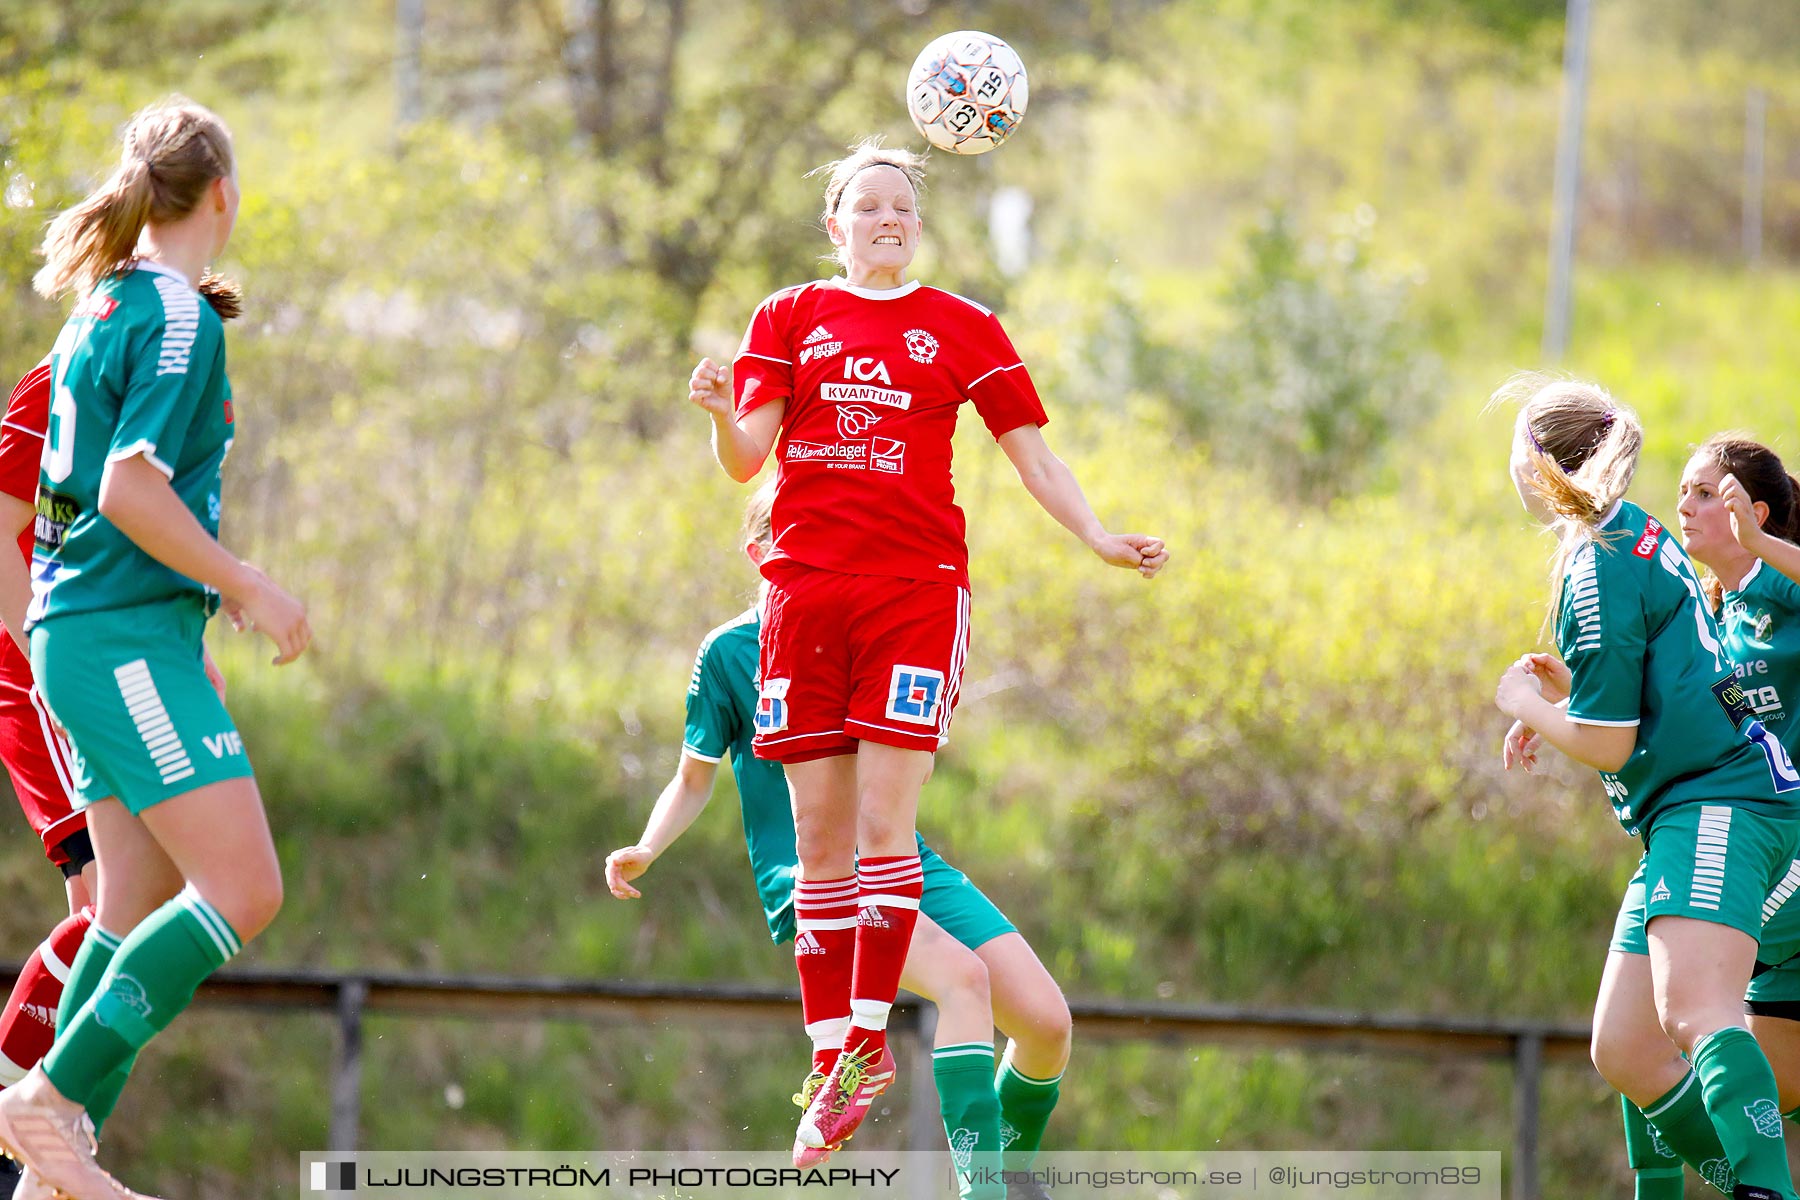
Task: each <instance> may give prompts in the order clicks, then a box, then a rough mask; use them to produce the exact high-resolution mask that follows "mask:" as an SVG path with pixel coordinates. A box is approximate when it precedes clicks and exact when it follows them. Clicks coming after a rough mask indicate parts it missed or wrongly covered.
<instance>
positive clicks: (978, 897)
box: [771, 838, 1019, 950]
mask: <svg viewBox="0 0 1800 1200" xmlns="http://www.w3.org/2000/svg"><path fill="white" fill-rule="evenodd" d="M918 841H919V866H920V867H921V869H922V870H923V871H924V874H925V895H924V897H923V898H922V899H920V901H919V911H920V912H921V913H924V914H925V915H926V916H928V917H930V918H931V919H932V920H933V921H935V922H937V924H938V925H939V927H941V928H942V929H943V931H944V932H945V933H947V934H949V935H950V936H951V937H953V938H955V939H956V940H957V941H959V942H961V943H962V944H963V945H965V946H967V947H968V948H969V949H971V950H976V949H979V948H980V947H982V946H984V945H986V944H987V943H988V942H991V941H993V940H994V939H995V938H997V937H999V936H1001V935H1002V934H1007V933H1017V932H1018V931H1019V930H1018V927H1017V926H1016V925H1014V924H1013V923H1012V922H1011V921H1009V920H1007V919H1006V914H1005V913H1003V912H1001V911H1000V909H999V908H998V907H997V906H996V905H995V904H994V902H993V901H992V900H989V899H988V898H987V897H986V896H985V895H983V894H982V891H981V889H980V888H978V887H976V886H975V885H974V884H973V883H971V882H970V881H969V877H968V876H967V875H964V874H963V873H962V872H961V871H959V870H957V869H956V868H955V867H953V866H951V865H950V864H949V863H947V862H945V861H944V860H943V858H942V857H941V856H940V855H939V854H938V852H937V851H936V850H933V849H932V848H931V847H930V846H927V845H926V844H925V839H924V838H919V839H918ZM771 924H772V925H773V924H774V922H771ZM774 933H775V942H776V944H777V945H779V944H781V943H783V942H791V941H793V940H794V906H793V905H791V904H790V905H788V906H787V907H786V908H784V909H782V910H781V913H780V917H779V927H778V928H776V929H774Z"/></svg>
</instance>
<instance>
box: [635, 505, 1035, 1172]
mask: <svg viewBox="0 0 1800 1200" xmlns="http://www.w3.org/2000/svg"><path fill="white" fill-rule="evenodd" d="M772 494H773V493H772V489H771V488H768V487H766V486H765V487H763V488H762V489H760V490H759V491H758V492H757V493H756V495H755V496H753V497H752V498H751V501H750V506H749V513H748V517H747V520H746V522H745V531H744V536H745V545H744V551H745V554H746V555H747V556H748V557H749V559H750V561H751V562H752V563H755V562H758V561H759V560H760V559H761V557H762V555H763V554H764V553H766V552H767V550H768V548H769V544H770V535H769V508H770V501H771V498H772ZM760 629H761V620H760V619H759V617H758V613H757V609H756V608H751V609H750V610H749V611H747V612H744V613H742V614H741V615H739V616H737V617H736V618H734V619H732V620H730V621H728V622H726V623H725V624H723V625H721V626H719V627H718V628H717V629H715V630H713V631H712V632H711V633H710V634H708V635H707V637H706V640H705V641H704V642H703V643H702V644H701V647H700V654H699V656H698V658H697V659H696V660H695V662H694V673H693V676H692V678H691V679H690V680H689V683H688V694H687V731H686V735H685V737H684V739H683V745H682V753H681V765H680V766H679V768H677V770H676V773H675V777H674V778H673V779H671V780H670V781H669V784H668V786H667V787H665V788H664V789H663V792H662V795H661V796H660V797H658V799H657V802H656V807H655V809H654V810H653V811H652V812H651V814H650V819H649V821H648V822H647V823H646V825H645V827H644V833H643V836H642V837H641V838H640V839H639V840H638V843H637V844H636V845H634V846H626V847H624V848H622V849H619V850H615V851H613V852H612V853H611V854H610V855H608V856H607V859H606V878H607V885H608V886H609V887H610V888H611V889H612V893H613V895H615V896H617V897H619V898H620V899H637V898H638V896H639V893H638V891H637V889H636V888H634V887H632V881H633V880H636V879H637V878H638V877H639V876H641V875H642V874H643V873H644V872H645V871H646V870H647V869H648V868H649V866H650V864H651V863H652V862H654V861H655V860H656V859H657V858H658V857H659V856H660V855H661V854H662V853H663V852H664V851H666V850H667V849H668V848H669V847H670V846H671V845H672V844H674V842H675V840H676V839H677V838H679V837H680V836H681V835H682V833H684V832H685V831H686V830H687V828H688V826H689V825H691V824H693V822H694V819H695V818H696V817H698V816H699V815H700V812H701V811H702V810H703V809H704V808H705V807H706V804H707V801H708V800H709V799H710V798H711V795H712V790H713V783H714V779H715V776H716V775H717V771H718V763H719V762H720V761H721V760H722V759H723V758H724V757H725V756H726V755H728V754H729V755H730V756H731V766H732V773H733V775H734V776H735V777H736V780H737V788H738V800H739V803H740V805H741V807H742V810H743V822H744V842H745V845H746V847H747V848H748V850H749V854H750V868H751V871H752V873H753V874H754V875H755V877H756V889H757V893H758V894H759V895H760V897H761V898H762V907H763V915H764V917H765V918H766V919H767V921H768V924H769V934H770V937H771V938H772V939H773V940H774V941H775V943H776V944H777V945H779V944H781V943H783V942H786V941H789V940H792V941H794V953H795V955H796V956H799V955H804V954H806V953H808V946H809V944H811V943H812V935H811V932H810V930H809V929H808V928H806V925H807V924H808V923H807V922H798V923H797V922H796V921H795V919H794V886H795V874H796V870H797V867H798V863H799V856H798V854H797V853H796V851H795V845H794V816H793V809H792V806H791V803H790V800H789V796H788V787H787V779H786V777H785V776H784V775H783V774H782V769H781V765H780V764H779V763H775V762H770V761H768V760H766V759H759V758H757V757H756V756H755V755H754V754H753V753H752V752H751V748H750V743H751V738H752V737H753V736H754V734H755V732H756V713H757V706H758V704H759V703H763V704H766V703H769V701H767V700H761V699H759V696H758V689H757V686H756V670H757V661H758V657H757V656H758V647H757V634H758V632H759V630H760ZM919 857H920V859H921V861H922V863H923V867H924V874H925V891H924V896H923V899H922V900H921V901H920V920H919V923H918V926H917V928H916V929H915V931H914V933H913V938H912V943H911V945H910V947H909V953H908V955H907V959H906V969H905V973H904V975H903V976H902V978H901V983H902V985H903V986H905V987H907V988H910V989H911V990H912V991H915V992H917V993H919V994H920V995H922V996H925V997H927V998H929V999H931V1000H933V1001H935V1002H936V1003H937V1006H938V1025H937V1041H936V1048H935V1049H934V1050H933V1052H932V1076H933V1078H934V1080H935V1082H936V1084H937V1089H938V1099H939V1104H940V1107H941V1110H942V1114H943V1119H944V1133H945V1136H946V1138H947V1139H948V1141H949V1145H950V1151H951V1154H952V1156H953V1158H954V1159H955V1161H956V1162H957V1164H958V1166H959V1167H965V1168H966V1167H969V1166H988V1167H997V1166H999V1165H1001V1163H1002V1151H1004V1165H1005V1166H1007V1167H1008V1168H1011V1169H1014V1170H1023V1169H1024V1168H1026V1167H1028V1166H1029V1165H1030V1163H1031V1161H1032V1158H1033V1156H1034V1155H1035V1154H1036V1153H1037V1150H1038V1146H1039V1144H1040V1142H1041V1140H1042V1138H1043V1134H1044V1127H1045V1125H1046V1123H1047V1122H1048V1121H1049V1118H1050V1112H1051V1110H1052V1109H1053V1108H1055V1106H1056V1099H1057V1091H1058V1085H1059V1082H1060V1080H1061V1078H1062V1073H1063V1067H1064V1066H1065V1065H1066V1064H1067V1062H1068V1058H1069V1034H1070V1019H1069V1007H1068V1004H1067V1003H1066V1002H1065V1001H1064V1000H1063V995H1062V991H1061V989H1059V988H1058V987H1057V986H1056V981H1055V980H1054V979H1052V978H1051V977H1050V973H1049V972H1048V971H1046V970H1045V969H1044V966H1043V964H1042V963H1041V962H1040V961H1038V957H1037V955H1036V953H1034V952H1033V951H1032V949H1031V946H1030V944H1029V943H1027V942H1026V940H1025V938H1024V937H1023V936H1022V935H1021V934H1020V933H1019V932H1018V930H1017V929H1016V928H1015V927H1014V926H1013V924H1012V922H1010V921H1008V920H1007V919H1006V916H1005V914H1003V913H1002V912H1001V911H1000V910H999V909H998V908H996V907H995V906H994V904H993V902H992V901H990V900H989V899H988V898H987V897H986V896H984V895H983V894H982V893H981V890H980V889H979V888H977V887H976V886H975V885H974V884H973V883H971V882H970V881H969V878H968V876H966V875H964V874H963V873H962V872H961V871H958V870H957V869H956V868H954V867H952V866H951V865H950V864H949V863H947V862H945V861H944V860H943V859H942V858H941V857H939V856H938V855H937V854H936V853H935V852H934V851H932V850H931V849H930V848H929V847H927V846H926V845H925V843H924V840H923V839H920V841H919ZM847 911H848V914H849V915H848V916H846V917H844V918H843V919H845V920H849V921H854V920H856V919H857V917H856V909H855V898H854V896H851V897H850V898H849V907H848V910H847ZM843 1024H844V1022H843V1021H821V1022H814V1023H811V1024H808V1025H807V1027H806V1032H807V1035H808V1037H809V1038H810V1039H811V1040H812V1043H813V1046H814V1048H815V1050H824V1051H829V1050H835V1049H836V1048H837V1047H839V1046H841V1045H842V1043H843V1040H844V1029H843ZM996 1024H998V1025H999V1027H1000V1029H1001V1030H1002V1031H1003V1032H1004V1033H1006V1035H1007V1036H1008V1038H1009V1039H1010V1045H1009V1046H1008V1048H1007V1052H1006V1056H1005V1058H1004V1060H1003V1061H1002V1062H1001V1064H1000V1066H999V1071H998V1075H997V1076H996V1074H995V1070H994V1044H993V1032H994V1026H995V1025H996ZM823 1077H824V1076H823V1072H818V1071H815V1073H814V1074H813V1075H812V1077H811V1078H809V1079H808V1080H807V1091H806V1092H805V1093H802V1094H801V1095H799V1096H796V1097H795V1100H796V1102H798V1103H800V1105H801V1106H802V1107H805V1103H806V1101H807V1100H808V1099H809V1098H810V1093H811V1091H812V1089H814V1088H816V1087H817V1086H818V1084H819V1082H820V1081H821V1080H822V1079H823ZM964 1194H965V1195H967V1196H972V1197H983V1198H985V1197H998V1196H1000V1195H1001V1194H1002V1193H1001V1190H1000V1189H999V1188H997V1187H993V1186H988V1185H983V1186H979V1187H971V1186H969V1183H968V1180H967V1179H965V1186H964ZM1005 1195H1007V1196H1010V1197H1013V1198H1014V1200H1019V1198H1029V1197H1036V1196H1041V1195H1044V1193H1043V1191H1042V1189H1041V1188H1040V1187H1039V1185H1037V1184H1036V1183H1035V1182H1031V1181H1028V1180H1027V1179H1026V1178H1025V1177H1022V1176H1021V1177H1016V1178H1015V1180H1014V1181H1013V1182H1012V1183H1010V1184H1008V1185H1007V1189H1006V1191H1005Z"/></svg>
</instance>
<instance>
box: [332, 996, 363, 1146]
mask: <svg viewBox="0 0 1800 1200" xmlns="http://www.w3.org/2000/svg"><path fill="white" fill-rule="evenodd" d="M368 999H369V984H368V981H366V980H362V979H346V980H344V981H343V982H342V983H341V984H339V985H338V996H337V1019H338V1056H337V1068H336V1070H334V1071H333V1072H332V1076H331V1134H330V1138H329V1142H328V1144H327V1146H326V1149H328V1150H330V1151H332V1152H333V1153H345V1152H348V1151H351V1150H355V1149H356V1141H357V1136H356V1134H357V1129H356V1127H357V1124H358V1122H359V1121H360V1120H361V1117H362V1018H363V1005H364V1004H365V1003H366V1002H367V1001H368Z"/></svg>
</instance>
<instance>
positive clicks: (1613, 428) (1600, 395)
mask: <svg viewBox="0 0 1800 1200" xmlns="http://www.w3.org/2000/svg"><path fill="white" fill-rule="evenodd" d="M1508 402H1511V403H1514V404H1517V405H1518V406H1519V409H1520V420H1521V425H1520V432H1522V433H1523V434H1524V436H1525V439H1526V443H1527V445H1526V454H1527V456H1528V457H1529V459H1530V462H1531V465H1532V467H1533V468H1535V475H1534V477H1533V479H1532V480H1531V487H1532V490H1533V491H1535V492H1536V493H1537V494H1538V496H1539V497H1540V498H1542V499H1543V501H1544V504H1545V506H1546V507H1548V508H1549V510H1550V511H1551V512H1552V513H1553V514H1555V517H1556V522H1555V525H1554V529H1555V531H1556V535H1557V546H1556V555H1555V557H1554V558H1553V559H1552V560H1551V564H1550V580H1551V586H1552V588H1553V594H1552V599H1551V605H1550V616H1549V620H1550V621H1552V622H1554V621H1555V619H1556V613H1557V610H1558V609H1559V608H1560V606H1561V604H1562V585H1563V575H1564V573H1565V570H1566V568H1567V567H1568V563H1569V558H1570V556H1572V555H1573V554H1574V553H1575V552H1576V551H1577V550H1578V549H1580V547H1581V545H1582V543H1584V542H1590V541H1604V540H1606V537H1607V535H1605V534H1602V533H1601V532H1600V523H1601V522H1602V521H1604V520H1605V519H1606V515H1607V514H1608V513H1610V512H1611V511H1612V508H1613V505H1614V504H1616V503H1618V502H1619V501H1620V500H1621V499H1623V498H1624V496H1625V491H1626V489H1627V488H1629V487H1630V486H1631V477H1632V476H1633V475H1634V474H1636V473H1637V464H1638V455H1639V453H1640V452H1641V451H1642V450H1643V448H1644V427H1643V425H1642V424H1640V423H1639V421H1638V417H1637V414H1636V413H1635V412H1633V411H1632V410H1631V409H1629V408H1627V407H1626V406H1625V405H1623V404H1620V403H1619V402H1618V401H1617V400H1615V399H1613V397H1612V395H1611V393H1609V392H1608V391H1607V390H1606V389H1605V388H1603V387H1601V386H1600V385H1599V384H1597V383H1589V382H1586V381H1585V380H1580V379H1569V378H1566V377H1564V376H1560V375H1551V374H1547V373H1545V372H1540V371H1522V372H1520V373H1519V374H1517V375H1514V376H1513V377H1512V378H1511V379H1508V380H1507V381H1506V382H1505V383H1503V384H1501V385H1500V387H1499V388H1497V389H1496V390H1495V392H1494V395H1493V399H1492V400H1491V401H1490V403H1491V404H1504V403H1508Z"/></svg>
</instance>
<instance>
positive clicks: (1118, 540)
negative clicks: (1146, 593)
mask: <svg viewBox="0 0 1800 1200" xmlns="http://www.w3.org/2000/svg"><path fill="white" fill-rule="evenodd" d="M1094 553H1095V554H1098V555H1099V556H1100V557H1101V558H1102V559H1104V560H1105V561H1106V562H1109V563H1111V564H1112V565H1113V566H1115V567H1130V568H1131V569H1132V570H1134V571H1136V572H1137V573H1138V574H1139V575H1142V576H1143V577H1144V578H1145V579H1149V578H1150V577H1151V576H1153V575H1155V574H1156V573H1157V572H1158V571H1160V570H1162V569H1163V565H1164V564H1165V563H1167V562H1168V561H1169V551H1168V549H1167V548H1166V547H1164V545H1163V541H1162V539H1161V538H1158V537H1150V536H1149V535H1148V534H1142V533H1109V534H1106V535H1104V536H1103V537H1101V539H1100V540H1099V541H1097V542H1095V543H1094Z"/></svg>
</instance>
